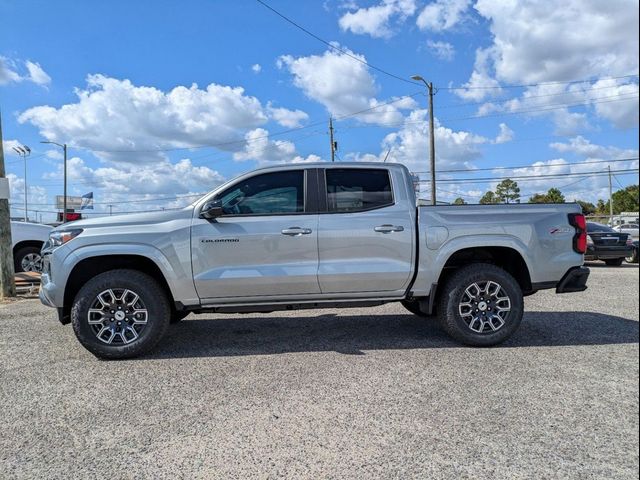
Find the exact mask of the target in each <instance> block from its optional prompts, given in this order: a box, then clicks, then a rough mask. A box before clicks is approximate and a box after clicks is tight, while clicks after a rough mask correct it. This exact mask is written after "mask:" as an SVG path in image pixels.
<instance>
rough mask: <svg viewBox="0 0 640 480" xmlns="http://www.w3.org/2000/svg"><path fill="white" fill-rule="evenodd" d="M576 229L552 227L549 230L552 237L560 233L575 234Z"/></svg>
mask: <svg viewBox="0 0 640 480" xmlns="http://www.w3.org/2000/svg"><path fill="white" fill-rule="evenodd" d="M574 232H575V229H574V228H571V227H551V228H550V229H549V233H550V234H551V235H556V234H558V233H574Z"/></svg>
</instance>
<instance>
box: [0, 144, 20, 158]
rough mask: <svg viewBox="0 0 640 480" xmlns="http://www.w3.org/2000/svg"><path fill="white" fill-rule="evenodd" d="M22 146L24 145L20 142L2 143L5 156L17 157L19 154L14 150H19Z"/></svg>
mask: <svg viewBox="0 0 640 480" xmlns="http://www.w3.org/2000/svg"><path fill="white" fill-rule="evenodd" d="M20 146H22V144H21V143H20V142H19V141H18V140H3V141H2V151H3V152H4V154H5V156H7V155H13V156H16V157H17V156H18V154H17V153H16V152H15V150H14V148H18V147H20Z"/></svg>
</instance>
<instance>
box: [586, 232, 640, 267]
mask: <svg viewBox="0 0 640 480" xmlns="http://www.w3.org/2000/svg"><path fill="white" fill-rule="evenodd" d="M632 255H633V240H632V238H631V236H630V235H629V234H628V233H620V232H616V231H615V230H614V229H613V228H611V227H609V226H607V225H602V224H600V223H595V222H587V252H586V253H585V255H584V259H585V260H603V261H604V263H606V264H607V265H611V266H620V265H622V262H623V261H624V259H625V258H627V257H631V256H632Z"/></svg>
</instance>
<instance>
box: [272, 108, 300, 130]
mask: <svg viewBox="0 0 640 480" xmlns="http://www.w3.org/2000/svg"><path fill="white" fill-rule="evenodd" d="M267 112H268V113H269V116H270V117H271V118H273V119H274V120H275V121H276V122H278V123H279V124H280V125H282V126H283V127H287V128H297V127H300V126H301V125H302V123H303V122H304V121H306V120H308V119H309V115H307V114H306V113H305V112H303V111H302V110H289V109H288V108H276V107H273V106H272V105H271V103H269V104H267Z"/></svg>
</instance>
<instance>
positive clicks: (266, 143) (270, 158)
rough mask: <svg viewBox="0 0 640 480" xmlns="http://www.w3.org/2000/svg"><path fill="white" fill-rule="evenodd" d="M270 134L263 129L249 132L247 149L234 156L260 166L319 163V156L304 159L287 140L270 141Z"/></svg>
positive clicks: (246, 136) (236, 158)
mask: <svg viewBox="0 0 640 480" xmlns="http://www.w3.org/2000/svg"><path fill="white" fill-rule="evenodd" d="M268 135H269V132H268V131H267V130H265V129H263V128H256V129H255V130H252V131H250V132H247V134H246V135H245V138H246V140H247V143H246V146H245V149H244V150H243V151H241V152H236V153H234V154H233V158H234V159H235V160H238V161H244V160H255V161H257V162H258V163H259V164H262V165H264V164H269V163H304V162H319V161H321V160H322V159H321V158H320V157H319V156H317V155H309V156H307V157H303V156H301V155H300V154H298V152H297V151H296V146H295V145H294V144H293V143H292V142H289V141H287V140H270V139H269V137H268Z"/></svg>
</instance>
